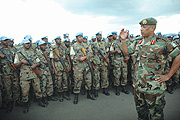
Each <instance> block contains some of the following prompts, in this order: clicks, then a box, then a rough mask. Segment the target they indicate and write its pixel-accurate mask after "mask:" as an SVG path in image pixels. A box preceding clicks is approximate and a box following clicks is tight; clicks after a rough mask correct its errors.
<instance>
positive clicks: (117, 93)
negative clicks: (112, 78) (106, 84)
mask: <svg viewBox="0 0 180 120" xmlns="http://www.w3.org/2000/svg"><path fill="white" fill-rule="evenodd" d="M115 89H116V92H115V94H116V95H117V96H119V95H120V91H119V86H116V88H115Z"/></svg>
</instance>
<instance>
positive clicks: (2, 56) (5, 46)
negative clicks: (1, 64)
mask: <svg viewBox="0 0 180 120" xmlns="http://www.w3.org/2000/svg"><path fill="white" fill-rule="evenodd" d="M1 43H2V46H3V48H8V39H6V40H2V41H1ZM0 57H1V58H6V56H5V55H4V54H0Z"/></svg>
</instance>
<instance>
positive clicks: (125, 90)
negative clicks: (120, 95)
mask: <svg viewBox="0 0 180 120" xmlns="http://www.w3.org/2000/svg"><path fill="white" fill-rule="evenodd" d="M122 92H124V93H125V94H129V91H128V90H127V89H126V87H125V86H122Z"/></svg>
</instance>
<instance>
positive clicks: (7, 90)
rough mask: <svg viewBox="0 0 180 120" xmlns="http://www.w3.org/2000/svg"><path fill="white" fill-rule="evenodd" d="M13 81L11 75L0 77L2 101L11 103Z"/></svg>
mask: <svg viewBox="0 0 180 120" xmlns="http://www.w3.org/2000/svg"><path fill="white" fill-rule="evenodd" d="M13 81H14V76H13V75H12V74H9V75H2V83H3V89H4V92H3V93H4V94H3V96H4V97H3V98H2V99H3V101H4V100H5V101H7V102H9V101H13V100H14V99H13Z"/></svg>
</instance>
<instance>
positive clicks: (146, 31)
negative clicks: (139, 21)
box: [140, 25, 155, 37]
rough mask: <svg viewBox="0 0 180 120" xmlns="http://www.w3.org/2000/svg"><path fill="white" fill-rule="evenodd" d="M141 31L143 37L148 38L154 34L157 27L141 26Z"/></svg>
mask: <svg viewBox="0 0 180 120" xmlns="http://www.w3.org/2000/svg"><path fill="white" fill-rule="evenodd" d="M140 30H141V35H142V36H143V37H148V36H150V35H151V34H152V33H153V32H154V30H155V27H154V25H141V29H140Z"/></svg>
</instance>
